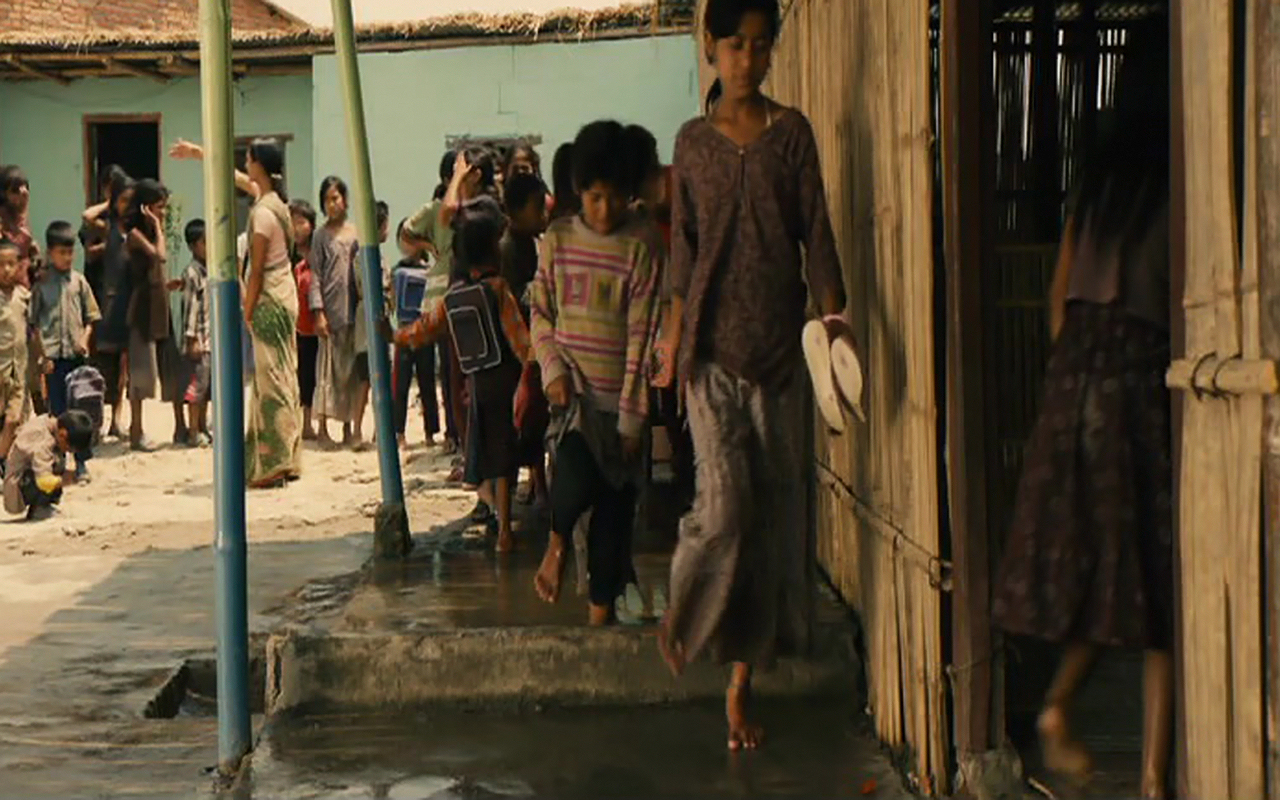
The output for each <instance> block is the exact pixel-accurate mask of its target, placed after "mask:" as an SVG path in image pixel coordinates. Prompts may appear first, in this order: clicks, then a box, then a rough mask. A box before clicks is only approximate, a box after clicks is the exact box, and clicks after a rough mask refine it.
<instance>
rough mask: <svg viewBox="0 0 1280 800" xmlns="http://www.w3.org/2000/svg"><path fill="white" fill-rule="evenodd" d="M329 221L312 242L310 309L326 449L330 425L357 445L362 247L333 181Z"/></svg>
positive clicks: (325, 189)
mask: <svg viewBox="0 0 1280 800" xmlns="http://www.w3.org/2000/svg"><path fill="white" fill-rule="evenodd" d="M320 204H321V206H322V207H323V208H324V216H325V221H324V225H323V226H322V227H321V228H320V230H318V231H316V232H315V235H314V236H313V237H312V240H311V255H310V257H309V258H308V259H307V263H308V264H309V265H310V266H311V274H312V279H313V282H312V284H311V291H310V293H309V294H308V304H309V305H310V306H311V313H312V315H314V317H315V325H316V335H317V336H319V337H320V354H319V357H318V358H317V360H316V400H315V414H316V421H317V424H318V425H319V432H318V438H319V440H320V444H321V445H322V446H325V447H332V446H333V445H334V441H333V439H331V438H330V437H329V420H330V419H335V420H339V421H341V422H342V443H343V444H344V445H350V444H352V431H351V417H352V405H354V403H355V395H356V374H355V361H356V340H355V314H354V311H355V297H354V295H353V294H352V293H353V292H354V287H353V286H352V282H353V281H354V280H355V265H356V259H357V257H358V254H359V251H360V241H359V238H358V237H357V236H356V229H355V226H354V225H352V224H351V223H350V222H349V221H348V220H347V184H346V183H345V182H343V180H342V179H341V178H338V177H336V176H333V175H330V176H329V177H327V178H325V179H324V181H323V182H321V184H320Z"/></svg>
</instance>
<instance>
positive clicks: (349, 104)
mask: <svg viewBox="0 0 1280 800" xmlns="http://www.w3.org/2000/svg"><path fill="white" fill-rule="evenodd" d="M333 43H334V49H335V51H336V54H337V58H338V73H339V75H341V77H342V94H343V97H344V99H345V101H346V102H345V106H346V117H347V150H348V152H349V153H350V155H351V170H352V175H351V178H352V188H353V191H352V195H353V199H354V202H353V203H352V211H354V212H355V220H356V229H357V230H358V231H359V233H360V245H361V246H360V253H361V255H362V256H363V258H362V261H363V264H362V268H363V271H364V313H365V322H366V323H367V328H368V331H369V385H370V388H371V389H372V390H373V417H374V428H375V430H376V431H377V432H378V464H379V467H380V470H379V471H380V473H381V477H382V505H381V506H380V507H379V508H378V514H377V516H376V517H375V519H374V524H373V527H374V530H373V538H374V555H375V556H378V557H381V558H403V557H404V556H406V555H408V553H409V549H410V548H411V547H412V546H413V540H412V539H411V538H410V537H409V517H408V514H407V513H406V511H405V507H404V484H403V482H402V480H401V476H400V455H399V453H398V452H397V450H396V432H395V424H394V422H393V421H392V419H391V361H390V358H389V357H388V354H387V346H388V342H387V340H386V339H385V338H384V337H383V334H382V326H381V325H379V324H378V323H379V321H380V320H381V319H382V313H383V305H384V303H383V302H382V252H381V250H380V249H379V242H378V223H377V215H376V214H375V212H374V197H373V175H372V170H371V169H370V167H369V137H368V133H367V131H366V130H365V124H364V97H363V94H362V92H361V91H360V68H359V65H358V64H357V63H356V37H355V23H354V22H353V20H352V16H351V0H333Z"/></svg>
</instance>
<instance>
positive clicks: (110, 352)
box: [83, 170, 134, 439]
mask: <svg viewBox="0 0 1280 800" xmlns="http://www.w3.org/2000/svg"><path fill="white" fill-rule="evenodd" d="M133 191H134V182H133V179H132V178H130V177H129V176H128V175H127V174H125V172H124V170H118V171H116V172H112V173H111V185H110V187H109V189H108V190H107V197H106V199H105V200H104V201H103V202H101V203H99V204H98V205H95V206H90V207H89V208H87V209H85V212H84V215H83V219H84V222H85V228H86V231H87V233H88V236H90V237H95V236H96V237H101V259H102V265H101V270H100V271H99V277H98V291H99V292H100V293H101V294H100V296H99V298H98V307H99V308H101V309H102V314H103V316H102V321H101V322H99V323H98V324H97V325H95V326H94V327H93V349H92V360H93V366H95V367H96V368H97V369H98V371H99V372H101V373H102V379H103V380H104V381H105V382H106V385H107V388H106V393H105V395H104V396H103V401H104V402H105V403H106V404H107V405H109V406H111V425H110V427H109V428H108V429H107V436H109V437H114V438H116V439H119V438H121V431H120V407H121V406H122V405H123V403H122V400H123V398H124V393H125V388H126V385H127V382H128V373H127V370H126V369H125V367H126V365H125V363H124V362H125V351H126V350H127V349H128V345H129V294H130V286H131V283H130V280H129V269H128V266H129V265H128V257H127V253H126V252H125V246H124V243H125V227H124V220H125V217H126V216H127V215H128V212H129V206H130V205H131V204H132V203H133ZM88 255H89V252H88V249H86V257H88Z"/></svg>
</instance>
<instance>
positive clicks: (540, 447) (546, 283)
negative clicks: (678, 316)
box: [395, 121, 665, 624]
mask: <svg viewBox="0 0 1280 800" xmlns="http://www.w3.org/2000/svg"><path fill="white" fill-rule="evenodd" d="M557 162H558V163H561V164H568V165H569V168H568V169H567V170H562V171H561V173H560V174H559V175H558V178H559V181H558V182H559V183H560V184H561V185H559V186H558V187H557V191H556V193H555V195H554V197H553V196H552V195H550V194H549V192H548V190H547V187H546V185H545V184H544V183H543V181H542V179H541V176H540V174H539V173H540V164H539V160H538V158H537V154H536V153H535V152H534V151H533V150H532V149H531V148H529V147H526V146H520V147H517V148H515V149H514V150H513V151H512V153H511V155H510V158H509V160H508V161H507V163H506V164H505V165H504V164H502V163H501V162H500V161H498V160H496V159H495V158H494V156H493V154H492V153H490V152H487V151H486V150H485V149H483V148H469V149H464V150H462V151H461V152H457V153H451V154H448V155H447V156H446V158H445V160H444V161H443V162H442V164H441V175H440V177H441V185H440V187H439V189H438V190H437V192H436V196H435V198H434V199H433V200H432V202H430V203H428V204H426V205H425V206H424V207H423V208H422V209H421V210H420V211H419V212H418V213H417V214H415V215H414V216H412V217H410V218H409V219H407V220H405V222H404V223H402V225H401V227H400V233H399V236H398V239H399V242H400V244H401V247H402V249H403V250H404V251H405V260H404V261H402V262H401V263H400V265H398V266H397V270H401V269H415V270H421V275H422V277H421V280H422V285H423V288H422V295H423V300H422V303H421V308H422V312H421V314H420V315H415V314H412V313H411V314H408V315H407V316H408V318H409V319H411V320H412V321H410V322H408V324H404V325H402V326H401V327H400V329H399V330H398V331H397V332H396V335H395V342H396V359H395V361H396V364H397V372H398V374H397V382H396V383H397V389H398V390H403V389H404V388H407V385H408V378H407V376H404V375H403V372H402V370H403V371H407V370H408V368H410V367H413V368H416V369H418V370H419V375H420V376H421V374H422V373H421V370H423V369H424V368H425V369H426V370H427V371H428V375H429V373H430V367H431V365H432V363H433V361H434V360H435V356H436V355H439V356H442V358H443V359H444V360H447V363H443V364H442V370H441V371H442V377H444V379H445V380H444V383H445V393H444V394H445V408H446V417H452V419H451V420H450V423H451V424H450V428H451V434H452V435H453V436H456V437H457V438H456V440H453V441H455V442H456V445H457V446H458V447H459V449H460V450H461V462H462V470H461V475H455V477H461V478H462V480H463V481H464V482H465V483H466V484H468V485H473V486H476V487H477V489H478V492H479V495H480V503H479V504H478V506H477V510H476V511H475V512H474V513H473V518H474V519H476V520H477V521H481V520H483V521H487V522H488V523H489V524H490V525H491V526H492V528H493V529H494V532H495V533H496V534H497V550H498V551H499V552H505V551H507V550H509V549H511V548H512V547H513V546H514V538H513V535H512V525H511V516H512V514H511V507H512V495H513V491H514V486H515V478H516V476H517V473H518V472H519V470H520V469H521V468H522V467H525V468H529V469H530V470H531V475H532V481H531V484H532V487H531V488H532V491H531V495H532V497H531V499H544V500H546V501H549V505H550V510H551V521H552V529H553V531H554V532H553V534H552V537H551V543H550V544H549V546H548V550H547V553H546V555H545V559H544V566H543V568H542V569H541V570H540V571H539V575H538V581H537V590H538V592H539V594H540V595H541V596H542V597H543V599H545V600H547V601H548V602H554V601H555V600H556V599H557V597H558V594H559V584H560V577H561V573H562V569H563V566H564V551H565V546H566V542H569V541H571V540H572V537H573V531H574V529H575V527H576V526H577V524H578V521H579V519H580V518H582V517H583V515H584V514H586V513H587V512H588V511H594V513H593V514H592V517H591V522H590V525H589V530H588V531H587V551H588V561H589V565H588V581H589V587H590V604H589V607H590V612H589V617H590V620H591V622H592V623H594V624H606V623H608V622H610V621H611V620H612V615H613V609H614V604H615V600H616V599H617V597H618V596H619V595H620V594H621V593H622V592H623V590H624V589H625V587H626V585H627V583H628V582H629V581H630V580H632V579H633V570H632V567H631V552H630V551H631V544H630V541H631V540H630V537H631V528H632V516H633V514H634V508H635V497H636V491H637V480H638V468H639V466H640V459H639V454H640V449H641V443H642V441H643V435H644V432H645V430H646V428H647V422H648V410H649V397H648V393H649V380H648V378H649V371H650V356H651V355H652V345H653V341H654V339H655V337H656V335H657V330H658V320H659V305H660V302H659V291H658V289H659V280H660V275H661V271H662V264H663V261H664V256H663V252H664V250H665V247H664V245H663V243H662V234H661V231H660V229H659V227H658V216H659V215H661V214H662V205H663V203H662V200H663V198H662V197H661V193H660V191H658V190H659V189H660V187H661V181H659V180H658V178H659V177H660V176H661V174H662V173H661V167H660V164H659V160H658V155H657V146H656V142H655V141H654V139H653V136H652V135H651V134H649V133H648V132H647V131H645V130H644V129H643V128H640V127H638V126H632V127H624V126H623V125H621V124H619V123H617V122H612V121H602V122H596V123H592V124H590V125H587V126H586V127H584V128H583V129H582V131H581V132H580V133H579V134H578V136H577V138H576V139H575V141H574V142H573V143H572V144H568V145H565V146H564V147H563V148H562V149H561V152H559V153H557ZM565 181H568V185H569V187H573V188H568V187H566V186H565V185H563V184H564V183H565ZM428 260H429V261H430V266H429V267H426V268H425V269H424V267H425V266H426V265H427V263H428ZM395 283H396V284H397V285H399V286H404V285H406V282H405V281H403V280H401V281H395ZM414 317H416V318H414ZM441 343H445V344H447V347H446V348H445V350H444V351H439V350H436V349H435V348H436V347H437V346H438V345H439V344H441ZM428 382H429V378H428ZM422 392H423V394H424V396H432V395H433V394H434V391H433V390H432V389H431V388H430V387H429V386H427V387H424V388H423V389H422ZM402 400H403V394H402V393H401V392H398V397H397V402H398V404H399V403H401V402H402ZM399 407H402V406H399V405H398V408H399ZM424 410H426V411H427V413H430V411H429V410H428V409H424ZM402 421H403V414H398V416H397V424H398V425H399V424H401V423H402ZM427 424H428V430H430V424H431V423H430V419H428V423H427ZM401 430H402V428H401ZM548 461H549V462H550V464H551V466H552V468H553V470H552V479H551V481H550V482H549V483H548V481H547V471H546V466H547V463H548Z"/></svg>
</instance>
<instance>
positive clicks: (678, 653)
mask: <svg viewBox="0 0 1280 800" xmlns="http://www.w3.org/2000/svg"><path fill="white" fill-rule="evenodd" d="M658 652H659V653H661V654H662V660H663V662H664V663H665V664H666V665H667V669H669V670H671V674H672V675H674V676H676V677H677V678H678V677H680V675H681V674H683V673H684V668H685V664H687V663H688V661H687V660H686V659H685V655H684V645H682V644H681V643H680V642H673V641H671V640H670V637H669V636H668V635H667V622H666V620H663V622H662V624H660V625H659V626H658Z"/></svg>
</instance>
